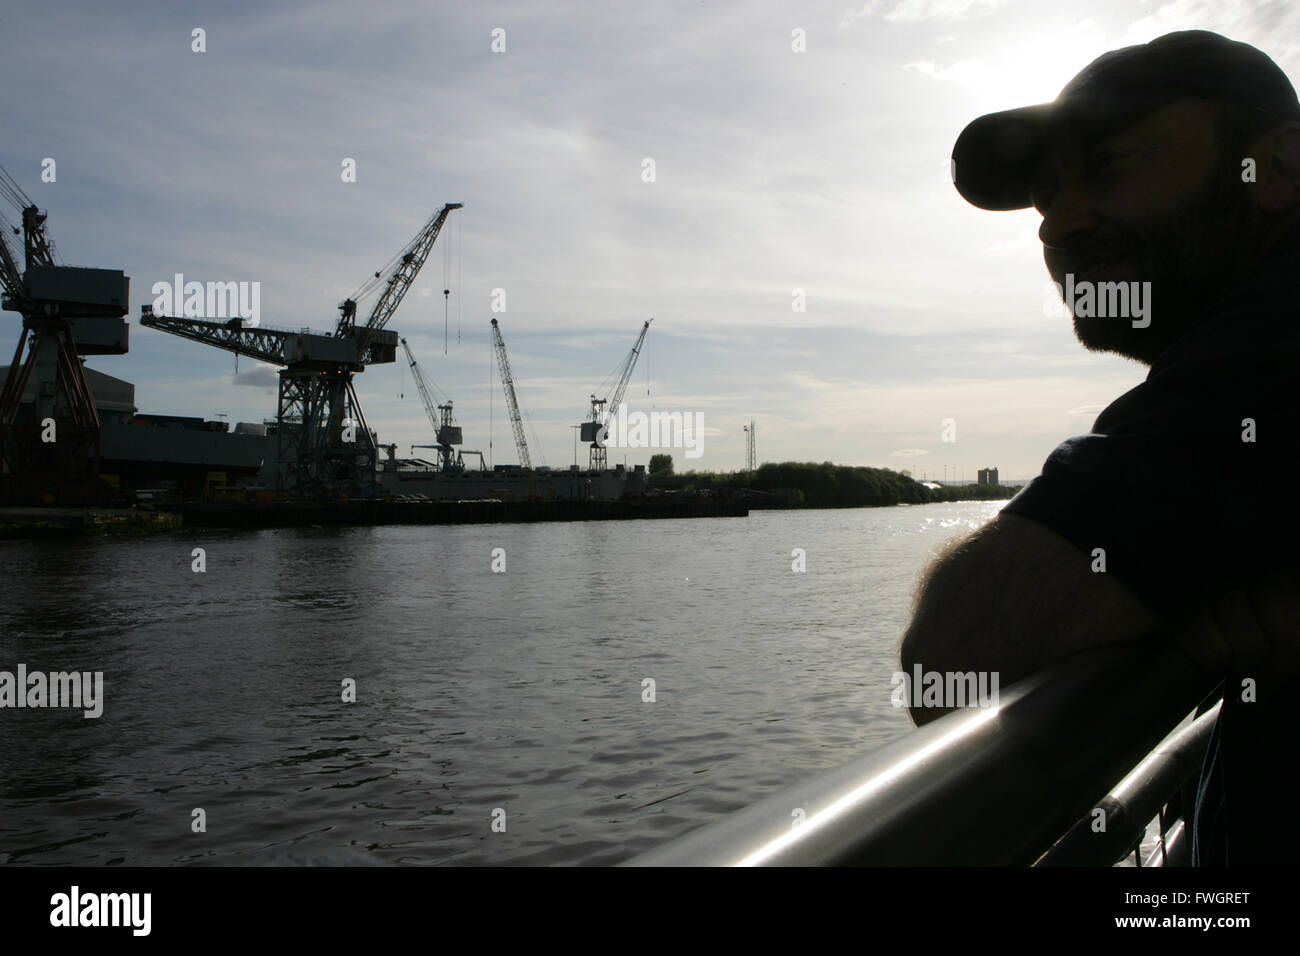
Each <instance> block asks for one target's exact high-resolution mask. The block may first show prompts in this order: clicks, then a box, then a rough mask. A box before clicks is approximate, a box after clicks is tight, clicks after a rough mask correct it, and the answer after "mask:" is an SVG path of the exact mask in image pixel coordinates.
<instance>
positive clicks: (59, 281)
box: [0, 168, 130, 503]
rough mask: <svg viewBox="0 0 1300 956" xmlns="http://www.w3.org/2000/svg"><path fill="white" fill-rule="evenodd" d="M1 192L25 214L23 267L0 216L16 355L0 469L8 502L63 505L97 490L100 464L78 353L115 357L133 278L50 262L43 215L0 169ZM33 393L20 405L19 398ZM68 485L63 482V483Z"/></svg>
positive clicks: (121, 350)
mask: <svg viewBox="0 0 1300 956" xmlns="http://www.w3.org/2000/svg"><path fill="white" fill-rule="evenodd" d="M0 195H3V197H4V198H5V199H7V200H8V201H9V202H10V203H11V204H13V205H14V206H15V207H16V208H17V209H19V210H20V211H21V213H22V230H21V231H22V236H23V252H24V260H25V262H24V265H25V272H23V273H22V274H20V273H19V265H18V260H17V258H16V257H15V255H14V252H13V250H12V249H11V248H10V247H9V241H8V235H7V234H8V233H9V232H13V233H17V232H19V230H18V229H16V228H14V227H12V226H11V225H10V224H9V222H8V221H7V220H5V219H4V218H3V217H0V229H3V230H4V232H5V233H6V235H4V236H3V238H0V286H3V295H0V306H3V308H4V309H6V310H8V311H12V312H18V313H20V314H21V315H22V319H23V326H22V331H21V333H20V334H19V336H18V345H17V348H16V349H15V350H14V357H13V361H12V362H10V364H9V371H8V374H7V375H6V377H5V380H4V385H3V388H2V389H0V473H3V475H4V478H3V484H4V485H5V488H6V490H7V491H8V493H9V494H10V495H12V496H13V497H14V498H15V499H19V500H21V499H25V498H28V497H30V496H32V495H35V494H39V495H40V496H41V500H42V501H48V500H49V495H50V494H54V495H55V497H56V500H57V499H59V498H61V499H62V501H61V503H72V502H74V501H75V500H76V499H77V498H84V499H91V498H94V497H95V496H96V495H97V494H100V493H102V491H103V490H104V489H103V486H102V485H99V483H97V482H96V481H94V478H95V475H96V472H97V471H98V461H99V443H100V420H99V412H98V409H97V408H96V406H95V400H94V397H93V395H92V394H91V390H90V384H89V382H88V381H87V379H86V371H85V367H84V365H83V364H82V359H81V356H82V355H122V354H125V353H126V351H127V340H128V326H127V324H126V322H125V321H123V320H122V318H121V317H122V316H123V315H125V314H126V310H127V305H128V302H129V298H130V296H129V290H130V279H129V278H128V277H127V276H125V275H123V274H122V273H121V272H120V271H117V270H112V269H82V268H73V267H69V266H63V265H59V264H57V263H56V262H55V257H54V243H53V242H51V241H50V239H49V237H48V236H47V235H46V231H45V220H46V214H45V212H43V211H41V210H40V209H38V208H37V206H36V204H35V203H33V202H32V201H31V199H29V198H28V197H27V195H26V193H24V192H23V190H22V188H21V187H20V186H19V185H18V183H17V182H16V181H15V180H14V178H13V177H12V176H10V175H9V173H8V172H6V171H5V170H4V169H2V168H0ZM29 392H30V394H31V395H32V401H31V402H30V403H29V404H26V405H25V404H24V402H23V397H24V395H26V394H28V393H29ZM65 482H66V484H65Z"/></svg>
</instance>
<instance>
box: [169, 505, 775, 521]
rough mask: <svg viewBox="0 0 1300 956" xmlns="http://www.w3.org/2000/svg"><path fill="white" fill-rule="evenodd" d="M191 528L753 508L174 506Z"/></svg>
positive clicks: (595, 517)
mask: <svg viewBox="0 0 1300 956" xmlns="http://www.w3.org/2000/svg"><path fill="white" fill-rule="evenodd" d="M170 507H173V508H174V509H175V510H177V511H179V512H180V514H181V515H182V517H183V518H184V521H185V526H186V527H189V528H286V527H296V526H301V525H317V524H319V525H380V524H496V523H511V522H531V521H616V520H631V519H637V518H725V517H731V518H744V517H746V516H747V515H748V514H749V509H748V508H747V507H746V506H745V505H743V504H739V503H736V502H732V501H728V500H725V499H717V498H682V499H675V500H673V501H663V500H654V501H631V500H629V501H391V500H384V499H378V500H358V501H338V502H328V503H314V502H277V503H267V504H189V505H174V506H170Z"/></svg>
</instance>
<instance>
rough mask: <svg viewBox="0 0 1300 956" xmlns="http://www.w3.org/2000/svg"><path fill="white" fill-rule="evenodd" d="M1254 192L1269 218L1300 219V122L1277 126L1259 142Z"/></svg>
mask: <svg viewBox="0 0 1300 956" xmlns="http://www.w3.org/2000/svg"><path fill="white" fill-rule="evenodd" d="M1252 155H1253V156H1255V158H1256V161H1257V162H1256V172H1255V185H1254V188H1253V192H1254V194H1255V201H1256V202H1257V203H1258V204H1259V210H1260V212H1262V213H1264V215H1266V216H1270V217H1272V216H1278V217H1282V218H1292V217H1294V216H1296V215H1300V122H1295V121H1292V122H1287V123H1282V124H1280V125H1278V126H1275V127H1274V128H1273V129H1272V130H1270V131H1269V132H1267V133H1265V134H1264V135H1263V136H1261V137H1260V138H1259V139H1258V140H1257V141H1256V146H1255V150H1254V152H1253V153H1252Z"/></svg>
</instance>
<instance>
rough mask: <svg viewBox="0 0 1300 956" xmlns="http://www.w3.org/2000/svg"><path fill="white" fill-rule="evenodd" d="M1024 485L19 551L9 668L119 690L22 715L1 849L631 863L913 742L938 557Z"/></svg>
mask: <svg viewBox="0 0 1300 956" xmlns="http://www.w3.org/2000/svg"><path fill="white" fill-rule="evenodd" d="M1001 504H1002V503H1001V502H990V503H983V502H971V503H956V504H942V505H925V506H916V507H910V508H908V507H900V508H880V509H856V510H836V511H789V512H755V513H754V514H752V515H751V516H750V517H749V518H742V519H735V518H732V519H726V518H723V519H698V520H678V521H614V522H580V523H562V524H527V525H473V526H442V527H428V526H420V527H383V528H352V529H327V528H318V529H294V530H281V531H247V532H243V531H234V532H231V531H212V532H199V531H189V532H183V533H176V534H167V535H159V536H155V537H149V538H136V539H130V540H127V539H109V538H106V539H91V540H78V541H41V542H28V541H4V542H0V582H2V583H0V589H2V590H3V600H2V601H0V670H7V671H10V672H13V671H15V670H16V668H17V665H18V664H20V663H22V664H26V665H27V668H28V670H29V671H36V670H40V671H59V670H80V671H102V672H103V674H104V696H105V703H104V711H103V716H102V717H100V718H99V719H89V720H88V719H85V718H83V716H82V712H81V711H80V710H66V709H21V710H18V709H0V863H5V862H8V863H27V864H32V863H35V864H62V865H70V864H86V865H102V864H128V865H141V864H173V863H192V862H202V863H216V862H236V863H241V862H249V861H253V860H258V859H261V858H264V857H265V856H266V855H268V854H269V853H279V854H283V853H286V852H289V853H292V854H296V855H307V856H310V855H313V854H332V853H337V852H338V851H340V850H343V851H350V852H352V853H355V854H365V855H367V856H370V857H373V858H374V859H376V860H378V861H380V862H385V863H416V864H432V863H462V864H465V863H480V864H482V863H491V864H510V863H537V864H575V863H588V864H602V863H614V862H617V861H619V860H623V859H626V858H628V857H630V856H632V855H633V854H635V853H637V852H640V851H642V850H645V849H648V848H650V847H652V846H655V845H658V844H659V843H661V842H663V841H665V840H668V839H670V838H672V837H674V836H676V835H679V834H681V833H684V832H686V831H689V830H691V829H693V828H694V827H696V826H698V825H700V824H702V823H705V822H708V821H709V820H712V819H714V818H716V817H717V816H719V815H721V814H725V813H727V812H729V811H731V810H735V809H738V808H740V807H742V806H745V805H747V804H749V803H752V802H753V801H754V800H756V799H757V798H758V797H760V796H762V795H764V794H766V793H768V792H771V791H772V790H775V789H778V788H780V787H782V786H785V785H787V784H790V783H793V782H795V781H796V780H798V779H799V778H800V777H801V776H802V775H804V774H806V773H808V772H810V771H816V770H821V769H825V768H828V767H832V766H834V765H836V764H839V763H842V762H844V761H846V760H848V759H850V758H851V757H853V756H856V755H858V754H860V753H863V752H866V751H868V750H870V749H872V748H874V747H877V746H879V745H881V744H882V743H885V742H887V741H889V740H892V739H894V738H896V737H898V736H899V735H901V734H903V733H906V732H907V731H908V730H909V729H910V724H909V723H908V721H907V717H906V713H905V711H902V710H896V709H894V708H893V707H892V706H890V694H891V691H892V690H893V688H892V687H891V686H890V681H889V679H890V675H891V674H892V673H893V671H894V670H895V669H896V667H897V644H898V639H899V637H900V636H901V634H902V630H903V627H904V626H905V624H906V621H907V617H908V610H909V602H910V598H911V591H912V588H913V586H914V584H915V580H916V576H917V574H918V573H919V571H920V570H921V568H922V567H923V566H924V565H925V563H926V561H927V559H928V557H929V556H930V555H931V554H932V553H933V552H934V551H935V550H937V549H938V548H939V547H940V546H942V544H943V543H944V542H945V541H947V540H948V539H949V538H950V537H951V536H953V535H954V534H958V533H961V532H964V531H967V530H969V529H971V528H974V527H978V526H979V525H980V524H982V523H984V522H985V521H987V520H988V519H989V518H991V517H992V516H993V515H994V514H995V513H996V512H997V510H998V508H1000V507H1001ZM196 547H199V548H203V549H205V552H206V565H207V570H206V572H205V573H202V574H198V573H195V572H194V571H192V570H191V561H192V558H191V549H192V548H196ZM494 548H503V549H505V557H506V562H507V563H506V572H505V573H493V572H492V570H491V565H492V551H493V549H494ZM794 548H803V549H804V550H805V551H806V552H807V572H806V573H803V574H796V573H793V572H792V571H791V562H792V560H793V559H792V557H791V551H792V549H794ZM349 678H350V679H352V680H355V682H356V688H357V690H356V702H355V703H345V702H343V701H342V700H341V697H342V686H343V681H344V680H345V679H349ZM645 678H650V679H653V681H654V682H655V695H656V700H655V701H654V702H653V703H650V702H645V701H643V700H642V696H643V683H642V682H643V680H644V679H645ZM196 808H202V810H203V811H204V812H205V814H206V824H207V830H206V832H204V833H195V832H193V831H192V826H191V823H192V820H193V812H194V810H195V809H196ZM498 810H500V811H504V814H501V813H499V812H498V813H496V814H495V816H496V818H497V819H501V817H502V816H503V815H504V822H505V832H496V831H494V829H493V819H494V811H498Z"/></svg>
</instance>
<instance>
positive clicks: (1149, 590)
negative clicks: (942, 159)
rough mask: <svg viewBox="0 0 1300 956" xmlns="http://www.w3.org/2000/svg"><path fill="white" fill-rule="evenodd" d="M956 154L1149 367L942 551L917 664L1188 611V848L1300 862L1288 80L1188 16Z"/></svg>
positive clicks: (1032, 654)
mask: <svg viewBox="0 0 1300 956" xmlns="http://www.w3.org/2000/svg"><path fill="white" fill-rule="evenodd" d="M953 169H954V174H955V175H954V180H955V184H956V187H957V190H958V191H959V192H960V193H961V195H962V196H963V197H964V198H965V199H966V200H967V201H969V202H970V203H972V204H973V205H975V206H977V207H979V208H982V209H990V210H1006V209H1025V208H1029V207H1030V206H1033V207H1034V208H1036V209H1037V210H1038V211H1039V212H1040V213H1041V214H1042V216H1043V222H1042V226H1041V228H1040V229H1039V237H1040V239H1041V240H1042V242H1043V253H1044V260H1045V262H1046V264H1047V268H1048V271H1049V273H1050V274H1051V276H1052V278H1053V279H1054V280H1055V281H1056V282H1057V283H1058V284H1059V285H1060V287H1061V288H1062V290H1066V289H1068V290H1070V292H1071V295H1072V298H1071V301H1069V302H1067V303H1066V304H1067V305H1068V306H1070V307H1071V311H1072V314H1073V321H1074V329H1075V334H1076V335H1077V337H1078V339H1079V341H1080V342H1081V343H1082V344H1083V345H1084V347H1085V348H1087V349H1090V350H1093V351H1101V352H1114V353H1118V354H1120V355H1124V356H1128V357H1130V358H1133V359H1135V360H1137V361H1139V362H1142V363H1144V364H1146V365H1149V366H1150V367H1151V368H1150V372H1149V374H1148V375H1147V377H1146V380H1145V381H1144V382H1143V383H1142V384H1140V385H1138V386H1137V387H1136V388H1134V389H1132V390H1130V391H1129V392H1127V393H1125V394H1124V395H1122V396H1120V397H1119V398H1118V399H1116V400H1115V401H1114V402H1113V403H1112V404H1111V405H1110V406H1109V407H1108V408H1106V409H1105V410H1104V411H1103V412H1102V413H1101V415H1100V416H1099V417H1098V418H1097V421H1096V423H1095V424H1094V426H1093V430H1092V432H1091V433H1090V434H1088V435H1084V436H1080V437H1078V438H1073V439H1070V440H1069V441H1067V442H1065V443H1064V444H1062V445H1061V446H1059V447H1058V448H1057V449H1056V450H1055V451H1053V452H1052V454H1051V455H1050V456H1049V458H1048V459H1047V461H1046V463H1045V465H1044V467H1043V472H1042V474H1041V475H1040V476H1039V477H1037V478H1035V479H1034V480H1033V481H1032V482H1031V483H1030V484H1029V485H1028V486H1027V487H1026V488H1025V489H1024V490H1023V491H1022V492H1021V493H1020V494H1018V495H1017V496H1016V497H1015V498H1014V499H1013V500H1012V501H1011V502H1010V503H1008V505H1007V506H1006V507H1005V508H1004V509H1003V510H1002V511H1001V512H1000V513H999V514H998V515H997V517H995V518H994V520H993V521H991V522H990V523H989V524H988V525H986V526H985V527H984V528H983V529H981V530H980V531H978V532H976V533H975V534H973V535H971V536H969V537H967V538H965V539H963V540H960V541H958V542H956V543H955V544H954V546H952V547H950V548H949V549H948V550H947V552H946V553H945V554H943V555H941V556H940V557H939V559H938V560H937V561H936V562H935V563H934V565H933V566H932V567H931V569H930V571H929V572H928V573H927V575H926V576H925V578H924V579H923V582H922V586H921V588H920V590H919V591H918V596H917V602H916V608H915V613H914V616H913V620H912V623H911V626H910V627H909V629H908V632H907V634H906V635H905V637H904V640H903V645H902V659H903V669H904V670H905V671H908V672H911V670H912V668H913V666H914V665H916V664H920V665H922V666H923V668H924V669H925V670H940V671H969V670H995V671H998V672H999V673H1000V678H1001V682H1002V685H1003V686H1007V685H1010V684H1011V683H1013V682H1014V681H1015V680H1017V679H1019V678H1020V677H1023V676H1026V675H1028V674H1030V673H1032V672H1034V671H1037V670H1039V669H1041V668H1042V667H1044V666H1045V665H1047V664H1050V663H1053V662H1055V661H1058V660H1060V659H1061V658H1064V657H1066V656H1067V655H1069V654H1072V653H1075V652H1077V651H1080V650H1083V649H1086V648H1089V647H1093V646H1096V645H1100V644H1110V643H1122V642H1131V641H1138V640H1141V639H1143V638H1144V637H1147V636H1148V635H1150V634H1152V633H1153V632H1154V631H1156V630H1157V629H1158V628H1173V629H1176V630H1177V631H1179V632H1180V633H1181V634H1182V635H1183V636H1182V637H1181V638H1180V640H1179V647H1180V648H1181V650H1182V652H1183V653H1184V654H1185V655H1186V656H1187V657H1188V658H1189V659H1191V660H1192V661H1193V662H1195V664H1196V665H1197V666H1198V667H1199V668H1200V669H1201V670H1203V671H1204V672H1205V673H1206V674H1207V675H1211V676H1212V677H1213V678H1214V679H1219V678H1222V679H1223V688H1224V710H1223V712H1222V714H1221V717H1220V719H1219V722H1218V725H1217V726H1216V729H1215V735H1214V740H1212V742H1211V747H1210V752H1209V755H1208V756H1207V762H1206V767H1205V770H1204V772H1203V775H1202V781H1201V786H1200V798H1199V800H1198V808H1197V813H1196V820H1195V843H1194V848H1195V850H1194V852H1195V858H1196V861H1197V862H1198V863H1200V864H1202V865H1227V864H1233V865H1239V864H1258V863H1294V862H1295V861H1296V859H1300V857H1297V856H1296V855H1295V854H1297V853H1300V837H1297V836H1296V834H1297V832H1298V831H1297V828H1295V827H1293V826H1288V825H1286V823H1285V820H1284V819H1282V820H1280V819H1279V817H1278V816H1277V813H1278V812H1279V811H1280V812H1281V813H1283V814H1286V813H1287V812H1289V811H1288V810H1287V809H1286V807H1287V803H1286V801H1285V799H1284V798H1283V795H1282V794H1281V793H1279V789H1278V784H1279V783H1280V779H1279V770H1278V768H1279V766H1283V767H1285V766H1287V765H1288V764H1289V761H1290V759H1291V753H1292V751H1293V749H1294V746H1295V735H1296V732H1297V730H1300V719H1298V718H1297V717H1296V710H1295V701H1296V700H1297V699H1300V698H1297V697H1296V696H1295V695H1296V693H1297V692H1300V680H1297V671H1298V670H1300V668H1298V667H1297V663H1296V657H1297V647H1300V636H1297V630H1298V629H1300V587H1297V586H1296V585H1297V582H1300V575H1292V574H1291V573H1290V572H1291V571H1293V570H1294V569H1296V568H1300V559H1298V558H1297V552H1296V547H1295V545H1294V543H1293V541H1294V540H1296V539H1297V537H1300V515H1297V514H1296V513H1295V511H1294V509H1293V508H1292V507H1291V506H1290V504H1289V502H1288V501H1287V495H1286V493H1285V492H1286V489H1287V485H1286V483H1287V482H1289V481H1290V479H1291V475H1292V474H1293V473H1294V472H1295V468H1294V464H1295V463H1296V460H1297V453H1296V443H1297V441H1300V393H1298V392H1297V390H1296V388H1295V386H1294V385H1293V381H1294V379H1295V378H1296V376H1297V372H1300V102H1298V101H1297V98H1296V93H1295V90H1294V88H1293V87H1292V85H1291V83H1290V81H1289V80H1288V79H1287V77H1286V75H1285V74H1284V73H1283V72H1282V71H1281V70H1280V69H1279V68H1278V67H1277V66H1276V64H1274V63H1273V61H1272V60H1271V59H1269V57H1268V56H1266V55H1265V54H1264V53H1262V52H1260V51H1259V50H1257V49H1255V48H1254V47H1251V46H1248V45H1246V44H1244V43H1237V42H1234V41H1231V40H1228V39H1227V38H1225V37H1222V36H1219V35H1218V34H1215V33H1209V32H1206V31H1199V30H1194V31H1184V32H1179V33H1171V34H1168V35H1166V36H1163V37H1160V38H1158V39H1156V40H1153V41H1151V42H1150V43H1148V44H1143V45H1139V46H1132V47H1126V48H1124V49H1121V50H1115V51H1112V52H1110V53H1107V54H1105V55H1103V56H1101V57H1099V58H1098V59H1097V60H1095V61H1094V62H1093V63H1091V64H1090V65H1089V66H1088V67H1086V68H1085V69H1084V70H1083V72H1081V73H1080V74H1079V75H1078V76H1076V77H1075V78H1074V79H1073V80H1071V81H1070V83H1069V84H1068V85H1067V86H1066V87H1065V89H1064V90H1063V91H1062V92H1061V94H1060V96H1058V97H1057V99H1056V100H1055V101H1053V102H1052V103H1048V104H1043V105H1041V106H1031V107H1025V108H1023V109H1018V110H1008V111H1005V112H1000V113H993V114H989V115H987V116H982V117H980V118H978V119H976V120H974V121H973V122H972V123H970V124H969V125H968V126H967V127H966V129H965V130H964V131H963V132H962V134H961V136H960V137H959V138H958V140H957V143H956V146H955V147H954V150H953ZM1080 290H1082V292H1080ZM1083 292H1086V294H1087V296H1088V298H1087V299H1085V298H1084V295H1083V294H1082V293H1083ZM1143 292H1145V296H1144V298H1138V296H1140V295H1141V294H1142V293H1143ZM1075 293H1080V294H1077V295H1076V294H1075ZM1101 302H1108V303H1109V305H1110V306H1111V308H1105V309H1099V308H1098V307H1097V306H1098V303H1101ZM1137 302H1143V308H1144V310H1145V315H1138V314H1137V313H1136V312H1135V311H1134V309H1133V306H1134V305H1135V304H1136V303H1137ZM1126 305H1127V306H1128V308H1127V309H1126V308H1125V306H1126ZM1115 306H1119V308H1118V309H1116V308H1115ZM1117 311H1118V312H1120V313H1122V314H1115V313H1116V312H1117ZM1098 556H1102V558H1103V561H1104V564H1103V565H1099V563H1098V561H1097V558H1098ZM1100 567H1104V571H1101V570H1100ZM942 712H943V711H942V709H939V708H928V709H917V710H914V711H913V718H914V719H915V720H916V721H917V722H918V723H924V722H925V721H927V720H930V719H933V718H934V717H936V716H938V715H939V714H940V713H942ZM1279 824H1281V825H1280V826H1279Z"/></svg>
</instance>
